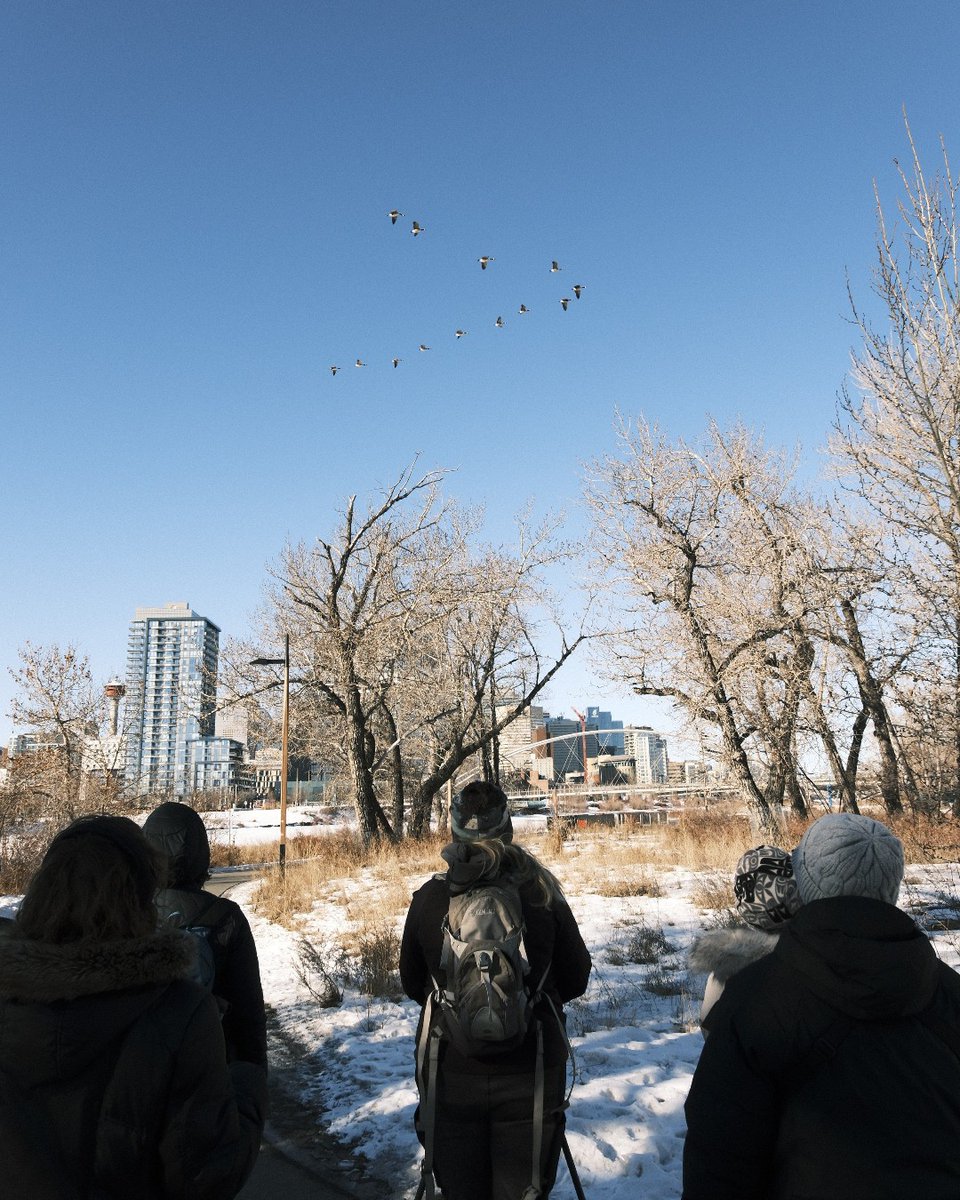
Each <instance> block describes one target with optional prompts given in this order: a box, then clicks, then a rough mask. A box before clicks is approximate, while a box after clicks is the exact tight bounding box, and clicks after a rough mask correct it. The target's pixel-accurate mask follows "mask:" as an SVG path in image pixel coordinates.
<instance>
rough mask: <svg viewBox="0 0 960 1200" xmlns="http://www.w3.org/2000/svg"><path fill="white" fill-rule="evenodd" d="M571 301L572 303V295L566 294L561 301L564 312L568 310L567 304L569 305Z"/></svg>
mask: <svg viewBox="0 0 960 1200" xmlns="http://www.w3.org/2000/svg"><path fill="white" fill-rule="evenodd" d="M569 303H570V297H569V296H564V298H563V299H562V300H561V301H560V307H561V308H562V309H563V311H564V312H566V311H567V305H568V304H569Z"/></svg>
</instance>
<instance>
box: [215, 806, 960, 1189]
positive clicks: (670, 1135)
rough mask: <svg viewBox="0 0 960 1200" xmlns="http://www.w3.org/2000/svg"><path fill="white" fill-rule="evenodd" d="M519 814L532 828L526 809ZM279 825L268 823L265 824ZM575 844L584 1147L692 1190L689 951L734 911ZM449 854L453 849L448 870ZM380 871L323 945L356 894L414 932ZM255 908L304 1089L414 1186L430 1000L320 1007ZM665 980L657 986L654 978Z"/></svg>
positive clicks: (912, 899)
mask: <svg viewBox="0 0 960 1200" xmlns="http://www.w3.org/2000/svg"><path fill="white" fill-rule="evenodd" d="M244 815H246V814H244ZM258 818H260V814H258ZM260 819H265V818H260ZM529 823H530V825H532V826H535V825H536V824H537V823H538V822H537V821H536V819H532V820H531V821H530V822H529ZM516 824H517V827H518V840H520V841H522V840H523V825H524V821H523V820H522V819H521V820H518V821H517V823H516ZM265 833H266V829H264V828H263V827H261V829H260V832H259V836H261V837H262V836H263V835H264V834H265ZM235 836H236V835H235ZM242 836H244V837H246V836H248V835H247V834H246V832H244V833H243V835H242ZM584 836H585V838H588V836H589V835H584ZM251 840H255V839H251ZM571 850H572V855H571V869H570V870H569V871H567V870H565V867H564V864H561V865H560V867H559V868H558V869H557V870H558V874H559V875H560V876H561V879H562V881H563V883H564V886H565V888H566V891H567V895H568V899H569V901H570V904H571V907H572V908H573V911H574V913H575V915H576V917H577V920H578V922H579V924H580V928H581V930H582V932H583V936H584V939H585V941H586V943H587V945H588V947H589V949H590V953H591V955H592V956H593V962H594V969H593V973H592V977H591V981H590V987H589V990H588V992H587V994H586V996H585V997H584V998H583V999H582V1000H580V1001H577V1002H575V1003H574V1004H573V1005H571V1006H569V1010H568V1027H569V1031H570V1034H571V1040H572V1042H573V1046H574V1050H575V1053H576V1072H575V1083H574V1087H573V1093H572V1096H571V1102H570V1110H569V1113H568V1122H567V1137H568V1141H569V1144H570V1148H571V1151H572V1153H573V1157H574V1160H575V1162H576V1164H577V1167H578V1170H579V1172H580V1176H581V1179H582V1182H583V1185H584V1190H585V1192H586V1194H587V1195H588V1196H589V1197H590V1198H591V1200H627V1198H628V1197H629V1198H631V1200H632V1197H634V1196H636V1195H638V1194H641V1192H640V1189H642V1195H643V1196H644V1198H645V1200H676V1198H677V1197H678V1196H679V1195H680V1192H681V1159H682V1151H683V1137H684V1131H685V1125H684V1117H683V1102H684V1099H685V1097H686V1094H687V1090H688V1088H689V1086H690V1080H691V1077H692V1075H693V1071H694V1068H695V1067H696V1063H697V1058H698V1056H699V1053H700V1048H701V1045H702V1038H701V1034H700V1032H699V1028H698V1026H697V1022H696V1014H697V1010H698V1007H699V1000H700V996H701V994H702V985H703V980H702V978H699V977H690V976H688V975H687V974H686V972H685V969H684V960H685V955H686V951H687V950H688V948H689V946H690V943H691V941H692V939H693V938H694V937H695V936H696V934H697V933H699V932H700V931H701V930H702V929H703V928H705V927H710V926H711V925H712V924H715V923H716V920H717V916H718V914H717V913H716V912H715V911H711V910H704V909H701V908H698V907H697V905H696V904H695V902H694V896H695V895H696V893H697V885H698V884H701V883H702V879H701V877H698V876H697V875H696V874H695V873H694V872H692V871H690V870H686V869H672V870H668V871H661V872H657V873H655V875H654V873H653V872H648V873H649V874H650V875H651V877H655V880H656V884H657V889H658V890H659V895H645V896H614V895H610V894H609V893H610V892H611V891H615V890H616V888H615V887H611V886H610V884H611V881H612V879H613V878H615V876H616V875H617V872H618V871H619V870H620V868H619V867H617V866H611V867H605V866H604V864H603V858H602V851H601V852H599V853H598V854H597V855H596V856H595V857H591V855H590V850H591V847H590V846H589V843H587V844H585V845H583V846H582V847H581V848H580V850H581V851H582V853H580V854H578V848H577V847H572V848H571ZM578 858H579V860H580V861H577V860H578ZM443 865H444V864H443V863H442V862H440V861H439V860H438V861H437V869H438V870H440V869H442V867H443ZM957 876H958V872H957V868H956V867H955V866H954V865H952V864H948V865H945V866H941V867H935V868H923V869H920V868H910V869H909V870H908V872H907V882H906V883H905V885H904V891H903V893H902V895H901V903H902V904H903V905H904V906H906V907H909V908H911V909H912V908H913V907H914V906H918V907H923V908H926V909H927V910H929V909H930V908H932V907H934V906H936V905H937V904H938V903H939V902H940V901H941V900H942V898H943V896H944V895H945V894H950V895H955V894H956V890H957ZM425 878H426V873H424V874H421V875H419V876H411V877H409V878H408V879H406V880H404V883H405V885H406V888H405V892H406V893H412V891H413V890H414V889H415V888H416V887H417V886H419V884H420V883H422V882H423V880H424V879H425ZM718 883H719V885H720V886H721V887H724V886H726V884H727V881H726V880H725V879H723V878H720V879H718ZM604 885H606V886H604ZM378 886H380V885H378V883H377V881H376V879H375V878H374V877H373V876H372V875H371V874H369V873H366V872H365V873H364V874H363V875H362V876H361V877H359V878H357V879H355V880H351V881H348V882H345V883H341V884H339V885H338V886H336V887H331V888H330V889H328V891H327V892H326V893H325V894H324V896H323V897H322V898H320V899H318V901H317V902H316V903H315V904H314V906H313V910H312V912H311V913H310V914H309V915H308V917H307V918H306V919H305V921H304V925H303V930H302V933H303V934H304V935H305V936H307V937H308V938H309V939H310V940H311V941H312V942H313V943H314V944H317V945H326V946H331V947H333V946H336V945H337V944H338V943H339V939H340V938H341V937H342V936H343V934H344V932H345V904H346V911H347V912H350V913H352V911H353V905H354V903H359V906H360V910H361V920H362V919H364V914H369V912H370V910H371V909H376V908H378V907H379V910H380V911H381V912H382V913H385V914H388V917H389V920H390V921H391V922H392V924H393V927H394V929H395V931H396V933H397V935H398V936H399V934H400V931H401V929H402V924H403V912H398V913H397V915H396V916H395V917H394V916H393V914H392V913H391V912H390V909H391V908H392V907H393V906H395V904H396V900H397V887H396V883H394V885H393V886H392V889H390V890H389V893H388V894H387V893H385V894H384V896H383V900H382V903H379V902H378V892H377V888H378ZM252 887H253V885H242V886H241V887H238V888H237V889H236V890H235V892H234V893H232V894H233V895H234V897H235V898H236V899H239V900H240V902H241V903H244V905H245V907H246V908H247V911H248V912H249V911H250V910H249V903H248V897H249V895H250V892H251V890H252ZM601 893H608V894H601ZM731 900H732V896H731ZM391 901H392V902H393V903H392V904H391ZM250 918H251V923H252V925H253V928H254V932H255V935H256V937H257V944H258V947H259V949H260V955H261V969H262V973H263V981H264V992H265V995H266V996H267V998H268V1001H269V1003H271V1004H272V1005H273V1006H274V1010H275V1012H276V1014H277V1016H278V1018H279V1019H280V1021H281V1022H282V1023H283V1024H284V1025H285V1027H286V1028H287V1029H288V1030H289V1033H290V1034H291V1035H292V1036H293V1037H295V1038H296V1040H297V1041H298V1042H300V1043H301V1044H303V1045H305V1046H306V1047H309V1051H308V1054H307V1056H306V1057H305V1059H304V1061H303V1071H304V1076H303V1078H304V1083H303V1087H304V1093H305V1094H310V1095H311V1096H312V1098H313V1099H318V1100H319V1101H320V1102H321V1103H322V1106H323V1108H324V1110H325V1113H326V1118H325V1119H326V1121H327V1123H328V1127H329V1129H330V1131H331V1132H332V1133H334V1134H335V1135H336V1136H338V1137H340V1138H342V1139H343V1140H344V1141H345V1142H350V1143H353V1144H355V1145H357V1146H359V1148H360V1149H361V1150H362V1152H363V1154H364V1155H365V1156H366V1157H367V1158H368V1159H369V1160H370V1161H371V1168H372V1172H373V1173H374V1174H378V1175H382V1176H383V1178H385V1179H387V1180H392V1181H399V1183H400V1184H401V1185H402V1186H403V1188H404V1194H405V1195H407V1196H412V1195H413V1193H414V1191H415V1188H416V1185H417V1181H418V1164H419V1161H420V1157H421V1152H420V1146H419V1143H418V1142H417V1139H416V1136H415V1134H414V1132H413V1112H414V1108H415V1106H416V1102H417V1093H416V1088H415V1086H414V1080H413V1052H414V1035H415V1032H416V1025H417V1018H418V1016H419V1009H418V1007H417V1005H415V1004H413V1003H411V1002H410V1001H407V1000H401V1001H397V1002H394V1001H391V1000H385V999H374V1000H371V999H369V998H367V997H363V996H360V995H359V994H358V992H357V991H356V990H354V989H351V988H347V989H346V992H345V997H344V1001H343V1004H342V1005H341V1006H340V1007H339V1008H331V1009H323V1008H320V1007H319V1006H318V1005H317V1004H316V1003H315V1002H314V1001H313V1000H312V999H311V998H310V995H309V993H308V991H307V989H306V988H305V987H304V985H303V983H302V982H301V981H300V979H299V978H298V974H297V965H296V964H297V960H298V936H297V935H294V934H292V933H290V932H288V931H286V930H283V929H280V928H278V927H277V926H274V925H270V924H268V923H267V922H265V921H263V920H262V919H261V918H259V917H257V916H256V914H253V913H250ZM643 930H649V931H654V932H655V931H657V930H660V931H662V933H663V935H664V938H665V939H666V942H667V943H668V946H669V949H668V950H667V951H666V952H665V953H664V954H663V955H662V956H661V957H660V958H659V959H658V961H657V962H655V963H652V964H646V965H644V964H639V963H634V962H631V961H629V953H628V951H629V949H630V942H631V939H632V938H634V939H636V937H637V935H638V932H640V931H643ZM933 937H934V940H935V942H936V943H937V948H938V951H939V952H940V954H941V956H942V957H943V958H944V959H945V961H947V962H948V963H950V964H951V965H952V966H957V965H958V963H960V953H958V949H957V944H956V939H957V934H955V933H951V932H948V931H947V932H943V933H940V934H936V933H934V934H933ZM625 960H626V961H625ZM651 985H652V987H653V988H654V989H655V990H649V989H650V987H651ZM662 992H668V993H672V994H667V995H662V994H659V993H662ZM397 1190H398V1191H399V1188H398V1189H397ZM553 1195H554V1196H555V1197H556V1200H573V1198H574V1196H575V1193H574V1189H573V1186H572V1183H571V1181H570V1178H569V1176H568V1174H567V1171H566V1168H565V1166H564V1164H563V1163H562V1162H561V1166H560V1172H559V1176H558V1180H557V1186H556V1188H555V1189H554V1192H553Z"/></svg>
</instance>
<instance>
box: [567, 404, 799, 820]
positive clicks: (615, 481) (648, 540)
mask: <svg viewBox="0 0 960 1200" xmlns="http://www.w3.org/2000/svg"><path fill="white" fill-rule="evenodd" d="M618 436H619V443H620V454H619V456H616V457H614V456H609V457H607V458H606V459H605V460H603V461H602V462H601V463H599V464H596V465H595V466H594V468H593V469H592V472H591V474H590V477H589V479H588V482H587V500H588V503H589V504H590V506H591V508H592V510H593V514H594V521H595V531H596V534H595V536H596V538H597V539H598V540H599V544H600V547H601V550H602V555H603V557H604V558H606V560H607V561H608V563H609V564H610V570H609V573H608V578H607V582H608V585H609V591H608V594H609V595H610V596H611V598H612V601H613V603H612V604H611V606H610V609H609V610H608V613H609V615H608V617H607V624H608V625H609V627H610V628H611V629H617V630H619V632H618V633H617V634H616V635H615V636H613V637H612V639H611V642H612V652H613V655H614V660H615V662H616V664H617V671H618V673H620V674H621V675H622V676H625V677H626V678H627V679H628V680H629V681H630V682H631V683H632V685H633V687H634V689H635V690H636V691H637V692H638V693H640V694H642V695H650V696H663V697H666V698H668V699H670V700H672V701H673V702H674V703H675V704H677V705H678V706H679V707H680V709H681V710H682V711H684V712H685V713H686V714H687V716H688V717H689V718H690V719H691V720H692V721H693V722H694V723H695V724H696V725H698V726H701V727H702V726H708V727H711V728H713V729H714V730H715V731H716V732H717V733H718V735H719V738H720V742H721V745H722V749H723V753H724V756H725V758H726V760H727V762H728V764H729V766H730V768H731V770H732V771H733V773H734V775H735V777H736V778H737V779H738V781H739V783H740V785H741V787H742V789H743V793H744V796H745V798H746V799H747V800H748V802H749V803H751V804H752V805H753V806H754V807H755V808H756V809H757V810H758V811H759V813H760V814H761V817H762V819H763V820H764V821H766V822H767V823H770V822H772V821H773V820H774V819H775V818H774V814H773V810H772V805H773V804H774V803H775V804H779V803H780V802H781V801H782V798H783V795H784V790H785V789H788V790H789V792H790V796H791V799H792V800H793V802H794V803H795V804H798V805H802V799H801V798H800V797H799V793H798V791H797V790H796V789H795V788H794V786H793V784H792V783H789V781H790V780H791V779H793V778H795V776H796V769H795V761H794V759H795V753H794V748H793V747H794V740H795V733H796V724H797V719H798V713H799V706H800V700H801V698H802V696H803V695H804V691H805V687H806V684H805V681H807V680H809V675H810V670H811V666H812V653H811V648H810V646H809V644H808V641H807V639H806V637H805V635H804V632H803V630H804V621H805V618H806V614H807V610H808V605H809V597H808V594H807V587H808V577H809V562H808V555H807V550H806V546H805V533H806V529H805V525H804V519H803V517H804V510H803V506H802V505H799V504H798V501H797V499H796V497H795V496H794V495H793V494H792V493H791V491H790V487H791V483H790V481H791V476H792V467H791V464H790V463H789V462H787V461H786V460H785V459H784V457H783V455H780V454H775V453H772V452H769V451H767V450H766V449H765V448H764V447H763V445H762V443H761V442H760V440H759V439H758V438H757V437H755V436H754V435H753V434H751V433H750V432H749V431H748V430H746V429H744V428H743V427H740V426H738V427H736V428H735V429H733V430H731V431H730V432H726V433H725V432H722V431H721V430H720V429H719V428H718V427H717V426H716V425H715V424H711V425H710V428H709V432H708V434H707V436H706V438H705V439H704V440H703V444H698V445H688V444H687V443H686V442H684V441H682V440H678V441H675V442H669V441H668V440H667V439H666V438H665V437H664V436H663V435H662V434H661V433H660V431H659V430H658V429H656V428H655V427H651V426H650V425H648V424H647V423H646V422H644V421H643V420H642V419H641V420H638V421H637V422H635V423H630V422H627V421H621V423H620V427H619V431H618ZM758 746H759V747H761V748H762V749H763V751H764V754H763V757H764V758H765V759H766V764H767V786H766V787H764V786H763V781H762V780H761V779H759V778H758V777H757V771H756V765H755V764H756V762H757V760H758V758H759V755H758V754H757V748H758ZM751 757H753V761H751Z"/></svg>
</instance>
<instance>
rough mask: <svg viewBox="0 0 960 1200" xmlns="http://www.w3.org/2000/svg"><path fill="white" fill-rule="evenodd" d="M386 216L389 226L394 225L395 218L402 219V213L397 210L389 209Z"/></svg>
mask: <svg viewBox="0 0 960 1200" xmlns="http://www.w3.org/2000/svg"><path fill="white" fill-rule="evenodd" d="M387 216H388V217H389V218H390V224H391V225H396V223H397V217H402V216H403V213H402V212H401V211H400V210H399V208H391V209H390V211H389V212H388V213H387Z"/></svg>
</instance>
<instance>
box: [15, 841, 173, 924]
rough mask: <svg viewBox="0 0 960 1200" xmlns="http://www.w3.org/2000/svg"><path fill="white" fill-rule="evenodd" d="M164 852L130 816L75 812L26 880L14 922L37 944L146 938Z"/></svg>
mask: <svg viewBox="0 0 960 1200" xmlns="http://www.w3.org/2000/svg"><path fill="white" fill-rule="evenodd" d="M164 870H165V867H164V862H163V858H162V856H161V855H160V854H159V853H158V852H157V851H156V850H155V849H154V848H153V846H151V845H150V843H149V842H148V841H147V839H146V838H145V837H144V836H143V833H142V831H141V829H140V827H139V826H138V825H137V824H136V823H135V822H133V821H131V820H130V819H129V818H128V817H80V819H79V820H77V821H74V822H73V823H72V824H71V825H68V826H67V828H66V829H63V830H61V832H60V833H58V834H57V836H56V837H55V838H54V839H53V841H52V842H51V843H50V848H49V849H48V850H47V853H46V854H45V855H44V857H43V862H42V863H41V864H40V867H39V869H38V870H37V873H36V874H35V875H34V877H33V879H31V881H30V884H29V886H28V888H27V892H26V895H25V896H24V898H23V903H22V904H21V905H20V910H19V912H18V913H17V918H16V923H17V928H18V930H19V931H20V933H21V934H22V935H23V936H25V937H29V938H34V939H35V940H36V941H40V942H78V941H84V940H90V941H113V940H117V939H122V938H136V937H146V936H148V935H149V934H151V933H153V931H154V930H155V929H156V927H157V910H156V906H155V904H154V897H155V896H156V892H157V888H158V887H159V886H160V884H161V882H162V880H163V877H164Z"/></svg>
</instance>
